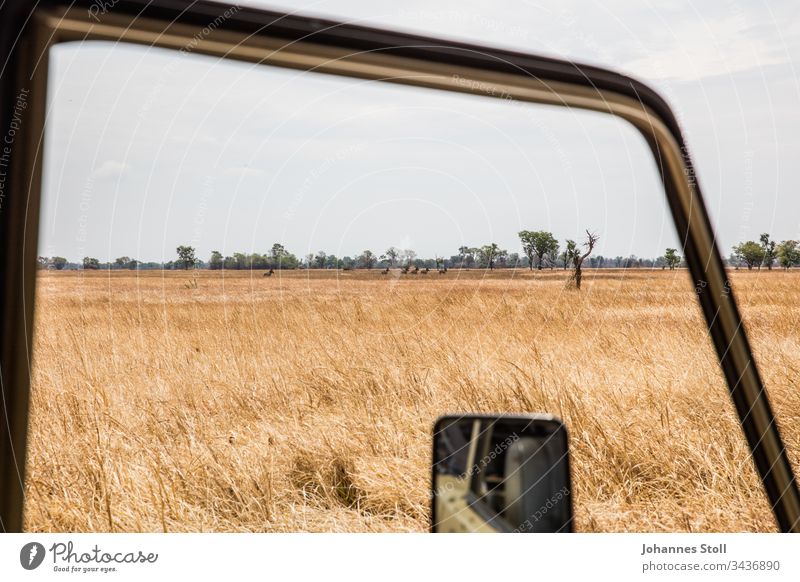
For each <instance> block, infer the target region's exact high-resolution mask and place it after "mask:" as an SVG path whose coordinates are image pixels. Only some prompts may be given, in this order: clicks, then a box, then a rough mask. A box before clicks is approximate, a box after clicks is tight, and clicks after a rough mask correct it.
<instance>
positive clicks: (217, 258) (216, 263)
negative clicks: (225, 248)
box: [208, 251, 224, 271]
mask: <svg viewBox="0 0 800 582" xmlns="http://www.w3.org/2000/svg"><path fill="white" fill-rule="evenodd" d="M223 261H224V259H223V257H222V253H221V252H219V251H211V257H210V258H209V259H208V268H209V269H211V270H212V271H218V270H219V269H221V268H222V267H223V265H224V262H223Z"/></svg>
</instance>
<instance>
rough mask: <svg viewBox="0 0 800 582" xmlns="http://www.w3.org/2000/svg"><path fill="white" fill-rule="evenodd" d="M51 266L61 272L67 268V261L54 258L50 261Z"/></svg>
mask: <svg viewBox="0 0 800 582" xmlns="http://www.w3.org/2000/svg"><path fill="white" fill-rule="evenodd" d="M50 264H51V265H52V266H53V268H54V269H56V270H58V271H60V270H62V269H63V268H64V267H66V266H67V259H65V258H64V257H52V258H51V259H50Z"/></svg>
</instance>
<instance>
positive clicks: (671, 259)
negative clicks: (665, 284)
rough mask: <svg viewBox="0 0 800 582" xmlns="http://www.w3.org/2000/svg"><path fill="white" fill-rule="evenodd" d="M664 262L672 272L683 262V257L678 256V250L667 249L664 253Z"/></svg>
mask: <svg viewBox="0 0 800 582" xmlns="http://www.w3.org/2000/svg"><path fill="white" fill-rule="evenodd" d="M664 262H665V263H666V265H667V267H669V270H670V271H673V270H674V269H675V267H677V266H678V265H679V264H680V262H681V256H680V255H679V254H678V249H667V252H665V253H664Z"/></svg>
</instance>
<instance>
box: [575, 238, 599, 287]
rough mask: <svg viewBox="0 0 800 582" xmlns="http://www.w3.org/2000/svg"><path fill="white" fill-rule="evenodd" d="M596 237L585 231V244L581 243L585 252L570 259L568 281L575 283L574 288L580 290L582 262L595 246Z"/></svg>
mask: <svg viewBox="0 0 800 582" xmlns="http://www.w3.org/2000/svg"><path fill="white" fill-rule="evenodd" d="M598 238H599V237H598V236H597V235H596V234H594V233H593V232H589V231H588V230H587V231H586V242H584V243H583V246H584V248H585V249H586V252H585V253H583V254H580V253H578V254H576V255H575V256H573V258H572V269H573V271H572V275H571V277H570V279H571V280H572V281H574V282H575V288H576V289H580V288H581V277H582V276H583V272H582V267H583V261H585V260H586V257H588V256H589V255H591V254H592V250H594V246H595V245H596V244H597V240H598Z"/></svg>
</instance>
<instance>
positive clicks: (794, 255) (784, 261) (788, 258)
mask: <svg viewBox="0 0 800 582" xmlns="http://www.w3.org/2000/svg"><path fill="white" fill-rule="evenodd" d="M776 253H777V256H778V263H780V265H781V267H783V268H784V269H788V268H789V267H791V266H792V265H796V264H798V263H800V243H798V242H797V241H796V240H785V241H783V242H782V243H781V244H779V245H778V247H777V249H776ZM53 260H55V257H53Z"/></svg>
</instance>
